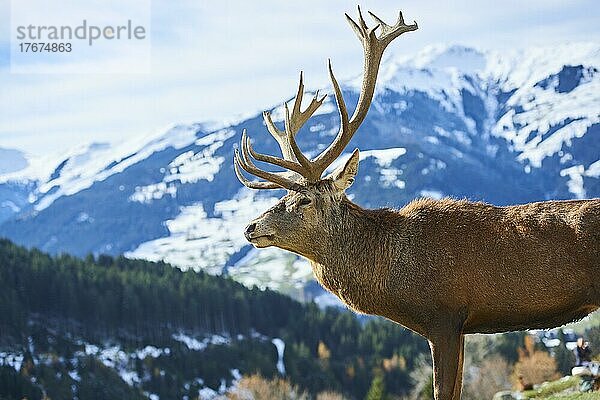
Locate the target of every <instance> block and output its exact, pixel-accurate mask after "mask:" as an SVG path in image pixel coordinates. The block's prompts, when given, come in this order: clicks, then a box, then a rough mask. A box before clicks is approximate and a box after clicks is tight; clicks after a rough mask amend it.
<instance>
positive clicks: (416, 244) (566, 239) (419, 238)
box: [249, 179, 600, 399]
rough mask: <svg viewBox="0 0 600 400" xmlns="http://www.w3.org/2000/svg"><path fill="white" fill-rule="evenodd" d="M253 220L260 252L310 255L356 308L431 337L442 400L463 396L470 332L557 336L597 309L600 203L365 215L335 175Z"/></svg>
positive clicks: (422, 205)
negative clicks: (552, 331)
mask: <svg viewBox="0 0 600 400" xmlns="http://www.w3.org/2000/svg"><path fill="white" fill-rule="evenodd" d="M306 198H308V199H310V200H311V203H310V204H309V205H301V200H302V199H306ZM255 223H256V225H255V232H257V233H255V234H254V236H255V237H258V240H255V239H253V238H252V236H251V235H250V236H249V240H251V241H252V242H253V243H254V244H255V245H257V247H266V246H272V245H273V246H278V247H281V248H283V249H286V250H289V251H292V252H295V253H297V254H300V255H302V256H304V257H306V258H308V259H309V260H310V262H311V265H312V268H313V271H314V274H315V276H316V278H317V280H318V281H319V282H320V283H321V284H322V285H323V286H324V287H325V288H327V290H329V291H330V292H332V293H333V294H335V295H336V296H338V297H339V298H340V299H341V300H342V301H343V302H344V303H345V304H347V305H348V306H349V307H350V308H352V309H354V310H356V311H358V312H362V313H368V314H376V315H381V316H384V317H386V318H388V319H390V320H392V321H395V322H397V323H399V324H401V325H403V326H405V327H407V328H409V329H411V330H413V331H415V332H417V333H419V334H421V335H423V336H424V337H426V338H427V339H428V340H429V341H430V345H431V347H432V353H433V358H434V369H435V379H436V393H437V394H436V396H437V397H436V398H438V399H459V398H460V385H461V382H462V379H461V374H462V351H463V340H464V338H463V335H464V334H468V333H494V332H504V331H511V330H522V329H531V328H551V327H555V326H559V325H562V324H565V323H568V322H571V321H573V320H577V319H580V318H582V317H584V316H586V315H587V314H588V313H590V312H592V311H594V310H595V309H597V308H598V307H600V199H594V200H572V201H546V202H540V203H531V204H524V205H516V206H508V207H496V206H492V205H489V204H485V203H475V202H469V201H466V200H453V199H442V200H431V199H419V200H415V201H413V202H411V203H410V204H408V205H407V206H405V207H404V208H402V209H401V210H390V209H381V210H366V209H362V208H361V207H359V206H357V205H356V204H353V203H352V202H350V201H349V200H348V199H347V197H346V196H345V194H344V193H343V191H339V190H337V189H336V186H335V185H332V181H331V179H326V180H323V181H321V182H319V183H317V184H314V185H312V186H308V188H307V189H306V190H304V191H303V192H299V193H295V192H290V193H289V194H288V195H287V196H285V197H284V198H283V199H282V200H281V202H280V203H279V204H278V205H276V206H275V207H273V208H272V209H271V210H269V211H267V212H266V213H265V214H263V215H262V216H261V217H259V218H258V219H257V220H256V222H255ZM267 233H268V235H270V236H267V237H266V239H265V236H262V237H261V236H260V235H264V234H267Z"/></svg>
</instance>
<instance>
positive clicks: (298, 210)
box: [234, 7, 417, 260]
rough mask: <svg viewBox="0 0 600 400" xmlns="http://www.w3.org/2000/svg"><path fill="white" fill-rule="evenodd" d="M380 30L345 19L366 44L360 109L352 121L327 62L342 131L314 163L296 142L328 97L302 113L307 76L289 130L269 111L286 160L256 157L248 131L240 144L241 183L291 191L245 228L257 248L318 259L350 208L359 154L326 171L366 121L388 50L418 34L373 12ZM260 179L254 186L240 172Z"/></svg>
mask: <svg viewBox="0 0 600 400" xmlns="http://www.w3.org/2000/svg"><path fill="white" fill-rule="evenodd" d="M369 14H370V15H371V17H372V18H373V19H374V20H375V22H376V25H375V26H373V27H371V28H369V27H368V26H367V24H366V22H365V20H364V19H363V17H362V14H361V11H360V7H359V8H358V22H355V21H354V20H353V19H352V18H350V17H349V16H348V15H347V14H346V18H347V20H348V22H349V23H350V26H351V27H352V28H353V30H354V32H355V33H356V35H357V36H358V38H359V40H360V41H361V43H362V46H363V50H364V72H363V81H362V89H361V92H360V96H359V99H358V104H357V106H356V108H355V111H354V113H353V115H352V117H349V116H348V111H347V109H346V104H345V102H344V98H343V96H342V91H341V89H340V86H339V84H338V82H337V80H336V78H335V76H334V74H333V70H332V68H331V62H328V69H329V77H330V79H331V83H332V86H333V90H334V93H335V100H336V103H337V108H338V111H339V115H340V129H339V132H338V134H337V136H336V137H335V139H334V140H333V142H332V143H331V144H330V145H329V147H327V148H326V149H325V150H324V151H323V152H322V153H321V154H319V155H318V156H317V157H316V158H314V159H312V160H311V159H309V158H307V157H306V156H305V155H304V154H303V153H302V151H301V150H300V148H299V147H298V144H297V142H296V134H297V133H298V131H299V130H300V128H301V127H302V126H303V125H304V124H305V123H306V122H307V121H308V119H309V118H310V117H311V116H312V115H313V114H314V112H315V111H316V110H317V109H318V108H319V106H321V104H322V103H323V101H324V100H325V97H326V96H323V97H321V98H319V93H318V91H317V93H316V94H315V97H314V98H313V99H312V101H311V102H310V104H309V105H308V107H307V108H306V109H305V110H304V111H302V110H301V104H302V96H303V94H304V84H303V76H302V73H300V83H299V85H298V93H297V95H296V98H295V100H294V105H293V106H292V109H291V111H290V109H289V108H288V105H287V103H285V104H284V109H285V127H284V129H283V130H280V129H279V128H278V127H277V126H276V125H275V124H274V123H273V120H272V118H271V116H270V114H269V113H268V112H264V113H263V118H264V121H265V124H266V126H267V129H268V131H269V132H270V133H271V135H272V136H273V137H274V138H275V140H276V141H277V143H278V144H279V147H280V149H281V155H282V157H276V156H271V155H266V154H261V153H258V152H256V151H255V150H254V149H253V148H252V144H251V142H250V140H249V138H248V135H247V134H246V131H245V130H244V131H243V133H242V140H241V146H240V147H241V154H240V151H238V149H236V150H235V157H234V169H235V173H236V175H237V177H238V179H239V180H240V181H241V182H242V183H243V184H244V185H245V186H247V187H249V188H251V189H287V191H288V193H287V194H286V195H285V196H284V197H283V198H282V199H281V200H280V201H279V202H278V203H277V204H276V205H275V206H274V207H272V208H271V209H269V210H267V211H266V212H265V213H264V214H262V215H261V216H260V217H258V218H256V219H255V220H254V221H252V222H251V223H250V224H249V225H248V226H247V228H246V232H245V234H246V238H247V239H248V240H249V241H250V242H251V243H252V244H254V245H255V246H256V247H267V246H277V247H280V248H283V249H286V250H289V251H292V252H295V253H298V254H301V255H303V256H305V257H307V258H309V259H313V260H314V259H315V258H314V257H315V254H314V253H315V252H318V251H319V248H320V245H321V244H322V243H324V242H325V241H326V238H327V237H330V236H331V235H332V234H333V233H334V230H335V226H336V223H337V221H336V220H338V219H339V218H341V216H342V214H343V209H342V208H343V207H344V206H345V205H347V204H348V203H349V200H348V199H347V198H346V195H345V190H346V189H347V188H348V187H349V186H350V185H351V184H352V182H353V181H354V176H355V175H356V173H357V171H358V161H359V153H358V149H356V150H354V153H352V156H351V157H350V158H349V159H348V161H347V162H346V163H345V164H343V165H342V166H341V167H339V168H338V169H336V170H335V171H333V172H332V173H331V174H329V175H327V176H325V177H323V173H324V172H325V170H326V169H327V168H328V167H329V166H330V165H331V164H332V163H333V162H334V161H335V160H336V159H337V158H338V157H339V156H340V155H341V154H342V152H343V150H344V148H345V147H346V146H347V145H348V143H349V142H350V139H351V138H352V136H353V135H354V133H355V132H356V130H357V129H358V127H359V126H360V124H361V123H362V121H363V120H364V119H365V117H366V115H367V111H368V110H369V105H370V103H371V100H372V99H373V93H374V91H375V82H376V80H377V73H378V70H379V64H380V63H381V58H382V55H383V52H384V50H385V48H386V47H387V45H388V44H389V43H390V42H391V41H392V40H394V39H395V38H397V37H398V36H400V35H401V34H403V33H405V32H409V31H414V30H416V29H417V23H416V22H415V23H413V24H412V25H407V24H405V23H404V19H403V17H402V13H400V14H399V17H398V21H397V22H396V24H395V25H393V26H391V25H387V24H386V23H385V22H383V21H382V20H381V19H379V18H378V17H377V16H375V15H374V14H372V13H371V12H369ZM253 160H258V161H260V162H264V163H268V164H272V165H275V166H277V167H280V168H283V169H285V170H287V171H286V172H271V171H266V170H263V169H260V168H258V167H257V166H256V165H255V164H254V162H253ZM242 169H243V170H244V171H246V172H247V173H249V174H252V175H254V176H256V177H258V178H261V179H262V180H258V181H251V180H249V179H247V178H246V177H245V176H244V175H243V173H242V171H241V170H242Z"/></svg>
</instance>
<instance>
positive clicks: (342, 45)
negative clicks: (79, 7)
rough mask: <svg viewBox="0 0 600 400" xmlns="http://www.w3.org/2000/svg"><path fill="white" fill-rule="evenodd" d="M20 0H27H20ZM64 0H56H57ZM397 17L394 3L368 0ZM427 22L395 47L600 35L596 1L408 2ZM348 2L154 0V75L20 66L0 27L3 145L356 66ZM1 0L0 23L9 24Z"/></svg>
mask: <svg viewBox="0 0 600 400" xmlns="http://www.w3.org/2000/svg"><path fill="white" fill-rule="evenodd" d="M23 1H25V0H23ZM60 3H61V0H56V1H55V3H53V4H54V5H55V6H56V7H58V6H59V5H60ZM362 3H363V6H364V7H363V8H364V9H371V10H373V11H375V12H376V13H377V14H378V15H379V16H381V17H382V18H383V19H384V20H389V21H390V22H393V20H394V18H395V16H396V8H397V7H398V3H397V2H395V1H368V2H367V1H364V2H362ZM401 7H402V9H403V11H404V15H405V18H406V19H407V20H408V21H412V20H413V19H416V20H417V21H418V22H419V26H420V29H419V31H417V32H414V33H410V34H407V35H406V36H405V37H403V38H402V39H400V40H398V41H397V42H396V43H394V44H393V45H392V49H391V50H392V51H393V52H394V53H396V54H411V53H415V52H417V51H418V50H420V49H421V48H423V47H424V46H426V45H429V44H432V43H438V42H450V43H461V44H465V45H473V46H477V47H483V48H494V49H508V48H512V47H523V46H528V45H543V44H545V45H548V44H553V43H557V42H565V41H579V40H587V41H589V40H594V41H599V40H600V28H599V27H598V24H597V23H596V21H597V20H598V17H600V15H599V14H600V11H598V10H599V9H598V7H597V5H596V4H595V2H593V1H591V0H588V1H571V2H561V1H558V0H551V1H548V0H543V1H542V0H535V1H528V2H523V1H516V0H507V1H505V2H502V6H501V7H500V6H499V3H498V2H497V1H491V0H487V1H480V2H473V1H467V0H458V1H453V2H448V1H437V2H431V1H430V2H423V1H416V0H409V1H405V2H403V4H402V5H401ZM343 12H348V13H350V14H351V15H354V14H356V11H355V9H354V8H353V6H352V5H350V4H349V3H348V2H346V1H341V0H336V1H328V2H323V1H317V0H307V1H302V2H300V1H297V2H294V3H292V2H280V1H274V0H266V1H261V2H248V1H241V0H239V1H233V0H222V1H219V2H208V1H193V0H187V1H178V2H173V1H167V0H161V1H158V0H157V1H153V3H152V24H151V34H152V72H151V73H150V74H139V75H135V74H120V75H119V74H104V75H84V74H70V75H15V74H10V73H9V68H8V65H7V63H8V59H7V58H6V54H2V53H6V51H7V41H8V39H7V38H8V31H7V29H3V30H1V31H0V87H1V88H2V90H1V91H0V115H1V118H0V146H4V147H8V146H11V147H18V148H21V149H25V150H27V151H30V152H36V153H42V152H46V151H49V150H62V149H65V148H67V147H71V145H72V144H73V143H80V142H86V141H91V140H97V141H105V140H121V139H123V138H126V137H130V136H132V135H139V134H145V133H147V132H153V131H155V129H156V128H157V127H159V126H164V125H167V124H169V123H172V122H191V121H202V120H219V119H228V118H230V117H232V116H233V115H235V114H239V113H247V112H248V111H259V110H261V109H263V108H266V107H270V106H271V105H273V104H277V103H279V102H281V101H282V100H283V99H286V98H289V97H290V96H291V95H292V94H293V93H294V89H295V86H296V84H297V82H296V79H297V73H298V71H299V70H300V69H303V70H304V71H305V74H306V84H307V86H308V87H320V86H323V85H326V84H327V74H326V68H325V61H326V59H327V57H331V58H332V61H333V65H334V68H335V69H336V73H337V75H338V77H342V78H343V77H349V76H353V75H355V74H357V73H359V72H360V71H361V63H362V59H361V50H360V45H359V44H358V41H357V40H356V38H355V37H354V34H353V33H352V31H351V30H350V29H349V28H348V27H347V25H346V22H345V20H344V18H343ZM9 14H10V7H9V1H8V0H0V26H2V27H7V26H9V25H10V24H9V17H8V16H9Z"/></svg>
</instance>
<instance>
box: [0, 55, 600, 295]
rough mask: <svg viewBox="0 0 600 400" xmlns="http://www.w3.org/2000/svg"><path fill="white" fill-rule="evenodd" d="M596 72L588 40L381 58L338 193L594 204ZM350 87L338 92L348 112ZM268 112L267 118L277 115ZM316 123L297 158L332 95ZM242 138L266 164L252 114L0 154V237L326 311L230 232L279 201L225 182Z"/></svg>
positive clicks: (288, 264) (316, 140) (269, 254)
mask: <svg viewBox="0 0 600 400" xmlns="http://www.w3.org/2000/svg"><path fill="white" fill-rule="evenodd" d="M599 68H600V45H599V44H597V43H571V44H569V45H560V46H553V47H548V48H543V47H541V48H528V49H521V50H514V51H510V52H506V51H502V52H499V51H487V50H486V51H484V50H477V49H473V48H466V47H461V46H437V47H430V48H427V49H425V50H424V51H423V52H421V53H420V54H417V55H415V56H413V57H411V58H403V59H400V58H395V57H389V58H388V59H387V60H386V61H385V62H384V64H383V65H382V69H381V72H380V78H379V82H378V86H377V91H376V95H375V99H374V101H373V103H372V106H371V109H370V111H369V114H368V116H367V119H366V120H365V122H364V123H363V125H362V128H361V129H360V130H359V132H358V133H357V134H356V135H355V137H354V138H353V139H352V143H351V144H350V145H349V146H348V151H352V150H353V149H354V148H355V147H359V148H360V149H361V150H362V151H361V159H362V162H361V164H360V171H359V173H358V176H357V179H356V182H355V184H354V185H353V186H352V187H351V189H350V190H349V194H350V196H352V197H353V199H354V201H356V202H358V204H360V205H362V206H364V207H381V206H389V207H401V206H403V205H404V204H406V203H407V202H409V201H411V200H412V199H414V198H416V197H421V196H428V197H433V198H441V197H443V196H452V197H458V198H463V197H466V198H469V199H473V200H483V201H486V202H490V203H493V204H497V205H506V204H515V203H523V202H530V201H537V200H545V199H569V198H584V197H588V198H589V197H598V196H600V72H599ZM359 85H360V81H359V80H358V79H354V80H353V79H350V80H346V81H345V82H343V86H342V87H343V91H344V95H345V97H346V99H347V104H348V105H349V106H350V107H352V106H353V105H354V104H356V100H357V96H358V92H359ZM293 89H294V88H290V93H292V92H293ZM330 89H331V88H324V90H325V91H326V92H331V90H330ZM305 98H307V99H310V96H305ZM271 114H272V116H273V118H274V120H275V121H276V123H279V124H282V121H283V109H282V107H281V106H278V107H274V108H273V109H272V110H271ZM316 114H317V115H315V116H314V117H313V118H312V119H311V120H310V121H309V122H308V124H307V126H306V127H305V128H304V131H301V132H300V133H299V134H298V141H299V144H300V146H301V147H302V148H303V149H317V150H321V149H323V148H324V146H327V145H328V144H329V143H330V142H331V140H332V139H333V137H334V135H335V134H336V133H337V127H338V114H337V109H336V106H335V104H334V100H333V96H329V97H328V98H327V100H326V101H325V103H324V104H323V106H322V107H321V108H320V109H319V110H318V111H317V113H316ZM243 128H246V129H248V131H249V132H250V134H251V136H252V137H253V138H254V140H255V145H254V147H255V148H256V150H258V151H260V152H263V153H269V154H276V152H277V147H276V144H275V141H273V140H272V139H271V138H270V137H269V134H268V132H267V130H266V128H265V126H264V123H263V120H262V116H261V115H260V114H257V115H254V116H252V117H250V118H247V119H244V120H240V121H237V122H236V123H233V124H214V123H211V124H207V123H197V124H192V125H174V126H172V127H171V128H170V129H168V130H166V131H164V132H160V134H158V135H155V136H153V137H142V138H135V139H133V140H129V141H126V142H122V143H120V144H110V145H109V144H99V143H94V144H90V145H86V146H82V147H79V148H76V149H73V150H72V151H71V152H69V153H68V154H63V155H61V156H57V157H54V156H52V157H51V156H46V157H44V158H36V157H29V156H26V155H23V154H22V153H20V152H17V151H12V150H7V149H5V150H0V236H2V237H6V238H8V239H10V240H11V241H14V242H15V243H17V244H19V245H24V246H26V247H36V248H39V249H41V250H42V251H45V252H49V253H51V254H60V253H69V254H73V255H78V256H85V255H87V254H89V253H92V254H94V255H96V256H97V255H99V254H108V255H113V256H116V255H121V254H124V255H125V256H126V257H128V258H141V259H146V260H150V261H159V260H160V261H165V262H168V263H170V264H172V265H175V266H178V267H180V268H182V269H194V270H203V271H205V272H207V273H209V274H226V275H228V276H230V277H233V278H234V279H235V280H238V281H239V282H241V283H243V284H245V285H247V286H252V285H254V284H256V285H258V286H259V287H269V288H272V289H276V290H280V291H283V292H285V293H288V294H291V295H292V296H293V297H295V298H297V299H307V298H315V297H316V298H317V300H318V301H321V302H327V301H329V300H330V298H328V297H326V296H325V295H323V294H322V292H321V291H320V290H319V289H318V288H317V287H316V284H315V283H314V281H312V278H311V271H310V267H309V266H308V264H307V263H306V262H305V261H303V260H300V259H298V258H296V257H294V256H292V255H290V254H288V253H284V252H283V251H280V250H277V249H266V250H261V251H257V250H255V249H253V248H252V247H251V246H250V245H249V244H248V243H247V242H246V241H245V239H244V237H243V227H244V225H245V224H246V223H247V222H248V221H250V220H251V219H252V218H254V217H255V216H257V215H258V214H260V213H261V212H262V211H264V210H265V209H266V208H267V207H269V206H270V205H271V204H273V203H274V202H275V201H276V200H277V199H278V197H280V196H281V194H282V192H276V191H274V192H271V193H259V192H255V191H250V190H248V189H246V188H244V187H243V186H242V185H241V184H240V183H239V182H238V180H237V178H236V177H235V174H234V172H233V166H232V159H233V149H234V146H236V144H237V143H238V142H239V139H240V136H241V131H242V129H243ZM315 151H316V150H315ZM348 155H349V154H346V157H347V156H348ZM342 161H344V157H342V160H338V162H342ZM333 167H335V165H334V166H333ZM324 304H325V303H324Z"/></svg>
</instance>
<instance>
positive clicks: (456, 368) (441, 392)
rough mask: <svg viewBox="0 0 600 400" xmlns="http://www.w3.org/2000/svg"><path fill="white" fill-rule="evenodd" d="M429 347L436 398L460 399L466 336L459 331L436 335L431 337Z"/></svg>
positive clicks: (436, 399) (440, 399) (444, 399)
mask: <svg viewBox="0 0 600 400" xmlns="http://www.w3.org/2000/svg"><path fill="white" fill-rule="evenodd" d="M429 347H431V355H432V357H433V389H434V393H435V400H460V393H461V389H462V368H463V351H464V336H463V335H462V334H460V333H458V332H456V333H454V332H452V333H446V334H440V335H435V336H433V337H431V338H430V339H429Z"/></svg>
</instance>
